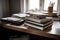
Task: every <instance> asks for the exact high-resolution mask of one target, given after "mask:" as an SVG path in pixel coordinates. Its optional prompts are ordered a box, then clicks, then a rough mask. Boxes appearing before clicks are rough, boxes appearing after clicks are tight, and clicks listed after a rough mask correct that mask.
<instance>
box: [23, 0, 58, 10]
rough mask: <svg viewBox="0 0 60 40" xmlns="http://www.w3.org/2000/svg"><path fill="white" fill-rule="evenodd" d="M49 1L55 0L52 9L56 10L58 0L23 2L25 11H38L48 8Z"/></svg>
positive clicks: (30, 0) (29, 0)
mask: <svg viewBox="0 0 60 40" xmlns="http://www.w3.org/2000/svg"><path fill="white" fill-rule="evenodd" d="M50 1H52V2H55V4H54V7H53V10H54V11H57V3H58V0H25V4H26V6H25V11H30V10H32V9H33V10H35V9H38V11H45V10H48V6H49V3H50ZM22 4H23V2H22Z"/></svg>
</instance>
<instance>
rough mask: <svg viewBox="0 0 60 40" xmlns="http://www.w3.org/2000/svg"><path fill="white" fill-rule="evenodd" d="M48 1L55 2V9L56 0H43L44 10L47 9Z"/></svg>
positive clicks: (55, 7)
mask: <svg viewBox="0 0 60 40" xmlns="http://www.w3.org/2000/svg"><path fill="white" fill-rule="evenodd" d="M50 1H52V2H55V4H54V8H53V10H57V2H58V0H44V10H48V6H49V3H50Z"/></svg>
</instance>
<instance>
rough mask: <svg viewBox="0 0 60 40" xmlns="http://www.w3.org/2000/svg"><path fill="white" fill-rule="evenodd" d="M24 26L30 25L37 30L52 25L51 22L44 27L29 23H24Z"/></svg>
mask: <svg viewBox="0 0 60 40" xmlns="http://www.w3.org/2000/svg"><path fill="white" fill-rule="evenodd" d="M24 26H26V27H32V28H35V29H39V30H44V29H46V28H48V27H50V26H52V24H49V25H47V26H45V27H41V26H36V25H32V24H29V23H24Z"/></svg>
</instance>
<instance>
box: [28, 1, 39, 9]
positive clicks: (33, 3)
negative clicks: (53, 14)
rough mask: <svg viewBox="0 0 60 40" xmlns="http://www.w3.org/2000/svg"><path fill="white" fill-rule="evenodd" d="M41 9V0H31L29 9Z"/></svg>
mask: <svg viewBox="0 0 60 40" xmlns="http://www.w3.org/2000/svg"><path fill="white" fill-rule="evenodd" d="M36 8H37V9H39V0H29V10H31V9H36Z"/></svg>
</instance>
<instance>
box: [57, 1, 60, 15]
mask: <svg viewBox="0 0 60 40" xmlns="http://www.w3.org/2000/svg"><path fill="white" fill-rule="evenodd" d="M57 12H58V14H57V15H59V14H60V0H58V5H57Z"/></svg>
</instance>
